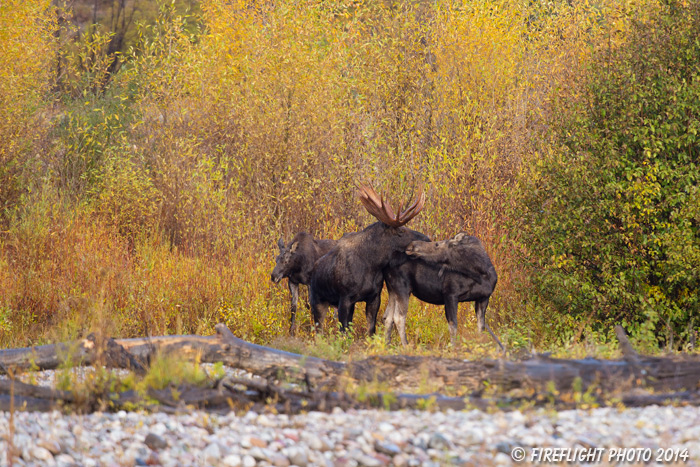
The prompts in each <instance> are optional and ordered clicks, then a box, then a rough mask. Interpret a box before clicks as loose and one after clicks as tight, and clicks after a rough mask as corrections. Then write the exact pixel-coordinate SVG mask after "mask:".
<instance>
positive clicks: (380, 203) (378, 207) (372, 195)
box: [358, 184, 425, 227]
mask: <svg viewBox="0 0 700 467" xmlns="http://www.w3.org/2000/svg"><path fill="white" fill-rule="evenodd" d="M358 194H359V196H360V201H361V202H362V205H363V206H364V207H365V209H367V212H369V213H370V214H372V215H373V216H374V217H376V218H377V220H379V221H381V222H383V223H385V224H386V225H388V226H391V227H401V226H402V225H404V224H406V223H407V222H408V221H410V220H411V219H413V218H414V217H416V216H417V215H418V213H419V212H420V211H421V209H423V206H424V205H425V193H424V192H423V189H422V188H419V189H418V196H416V199H415V201H414V202H413V204H411V205H410V206H409V207H408V208H406V209H403V206H399V214H398V215H396V214H394V210H393V209H391V206H390V205H389V203H387V202H385V201H384V196H380V195H378V194H377V192H376V191H374V188H372V185H370V184H362V185H360V186H359V187H358ZM402 204H403V203H402Z"/></svg>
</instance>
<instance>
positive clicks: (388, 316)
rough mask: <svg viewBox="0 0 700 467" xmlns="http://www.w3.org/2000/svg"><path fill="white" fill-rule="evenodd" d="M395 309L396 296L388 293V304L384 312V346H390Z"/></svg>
mask: <svg viewBox="0 0 700 467" xmlns="http://www.w3.org/2000/svg"><path fill="white" fill-rule="evenodd" d="M395 309H396V296H395V295H394V294H393V293H389V302H388V303H387V304H386V309H385V310H384V338H385V340H386V345H389V344H391V332H392V331H393V330H394V313H395Z"/></svg>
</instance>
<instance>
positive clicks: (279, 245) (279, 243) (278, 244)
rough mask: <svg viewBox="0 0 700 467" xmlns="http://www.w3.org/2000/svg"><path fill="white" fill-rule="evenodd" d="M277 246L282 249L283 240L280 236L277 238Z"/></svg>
mask: <svg viewBox="0 0 700 467" xmlns="http://www.w3.org/2000/svg"><path fill="white" fill-rule="evenodd" d="M277 246H278V247H279V248H280V251H283V250H284V240H282V237H280V239H279V240H277Z"/></svg>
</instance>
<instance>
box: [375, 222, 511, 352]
mask: <svg viewBox="0 0 700 467" xmlns="http://www.w3.org/2000/svg"><path fill="white" fill-rule="evenodd" d="M406 254H407V255H408V256H409V257H410V258H412V259H411V260H410V261H407V262H404V263H402V264H401V265H400V266H399V267H397V268H392V269H388V270H387V271H386V274H385V281H386V285H387V290H388V292H389V303H388V304H387V309H386V311H385V314H384V320H385V321H384V323H385V328H386V341H387V343H389V342H390V341H391V332H392V328H393V325H396V328H397V331H398V333H399V337H400V338H401V343H402V344H403V345H407V344H408V342H407V340H406V314H407V312H408V299H409V296H410V295H411V294H413V295H414V296H415V297H417V298H418V299H419V300H422V301H424V302H427V303H431V304H434V305H444V306H445V317H446V318H447V322H448V325H449V328H450V340H451V342H452V344H453V345H454V344H455V340H456V336H457V309H458V306H459V303H460V302H471V301H473V302H474V308H475V312H476V317H477V326H478V329H479V332H483V330H484V327H485V328H486V329H487V330H488V331H489V333H490V334H491V337H493V339H494V340H495V341H496V343H497V344H498V345H499V346H500V347H501V349H503V345H502V344H501V342H500V341H499V340H498V338H497V337H496V335H495V334H494V333H493V331H491V328H490V327H489V326H488V324H487V323H486V307H487V306H488V303H489V298H490V297H491V294H492V293H493V291H494V289H495V287H496V282H497V281H498V276H497V274H496V269H495V268H494V266H493V263H492V262H491V259H490V258H489V256H488V254H487V253H486V250H485V249H484V246H483V245H482V243H481V241H480V240H479V239H478V238H476V237H473V236H471V235H467V234H466V233H463V232H461V233H458V234H457V235H455V236H454V237H453V238H450V239H447V240H443V241H440V242H425V241H414V242H411V243H410V244H409V245H408V247H407V248H406Z"/></svg>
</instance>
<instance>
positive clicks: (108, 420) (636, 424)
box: [0, 406, 700, 467]
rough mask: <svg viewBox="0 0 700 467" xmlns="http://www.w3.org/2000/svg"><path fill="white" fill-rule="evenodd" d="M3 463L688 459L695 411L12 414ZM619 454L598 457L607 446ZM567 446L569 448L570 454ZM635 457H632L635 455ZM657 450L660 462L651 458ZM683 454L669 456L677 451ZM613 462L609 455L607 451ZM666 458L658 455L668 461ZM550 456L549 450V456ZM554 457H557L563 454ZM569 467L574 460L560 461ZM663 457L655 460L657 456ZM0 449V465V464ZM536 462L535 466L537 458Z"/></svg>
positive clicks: (695, 438)
mask: <svg viewBox="0 0 700 467" xmlns="http://www.w3.org/2000/svg"><path fill="white" fill-rule="evenodd" d="M13 425H14V431H15V434H14V438H13V443H14V446H15V448H16V450H17V452H18V457H16V458H15V459H14V462H15V465H59V466H69V465H75V466H133V465H165V466H178V465H181V466H195V465H198V466H199V465H201V466H210V465H211V466H234V467H235V466H246V467H253V466H270V465H272V466H281V467H284V466H291V465H298V466H301V467H303V466H310V465H319V466H383V465H396V466H418V465H421V466H431V465H432V466H438V465H474V466H482V465H484V466H488V465H516V463H515V462H514V461H513V459H512V455H514V453H515V452H516V450H517V448H518V447H522V448H523V451H521V452H522V453H523V454H524V456H525V461H524V462H522V463H521V464H522V465H531V464H533V463H534V464H540V463H542V462H532V461H533V460H535V461H538V460H539V461H541V460H543V455H544V453H545V451H543V450H540V451H537V449H538V448H546V447H549V448H564V449H563V450H562V449H558V450H557V449H552V450H550V451H551V452H550V454H552V453H554V455H559V459H562V457H561V456H562V453H563V454H564V455H569V456H573V455H576V454H578V455H581V453H585V454H587V455H589V456H590V455H591V454H593V453H595V451H596V450H598V451H600V453H601V455H600V456H599V459H595V456H594V457H589V458H588V459H593V460H594V462H593V464H596V465H635V464H636V465H642V464H644V462H632V461H630V460H629V459H630V453H632V454H633V455H636V456H637V457H638V458H639V459H640V460H643V457H642V456H643V455H644V454H646V453H647V452H649V453H650V454H651V462H648V463H647V464H651V465H654V464H655V463H662V464H667V465H700V410H698V408H695V407H656V406H652V407H646V408H642V409H612V408H601V409H594V410H567V411H560V412H555V411H552V410H532V411H525V412H520V411H513V412H494V413H486V412H482V411H477V410H472V411H463V412H454V411H447V412H428V411H398V412H388V411H379V410H376V411H374V410H373V411H364V410H363V411H347V412H345V411H342V410H334V411H333V412H331V413H320V412H311V413H307V414H303V415H295V416H287V415H279V414H258V413H254V412H248V413H246V414H239V415H236V414H234V413H230V414H227V415H213V414H208V413H204V412H192V413H185V414H181V415H168V414H164V413H154V414H147V413H137V412H123V411H122V412H117V413H94V414H90V415H64V414H61V413H59V412H53V413H20V412H18V413H15V414H14V422H13ZM9 426H10V419H9V413H7V412H2V413H0V438H1V439H2V440H1V441H0V453H7V450H8V443H7V439H8V437H7V433H8V429H9ZM620 448H628V451H627V453H626V454H625V455H626V456H627V460H623V461H622V462H615V461H614V460H615V459H614V458H613V461H612V462H610V461H609V459H610V455H611V453H614V452H615V451H614V450H615V449H620ZM577 450H578V451H577ZM635 452H637V453H639V455H638V454H635ZM567 453H568V454H567ZM659 453H660V454H662V455H663V456H665V459H666V460H667V461H665V462H656V460H658V459H657V456H658V455H659ZM684 453H686V454H687V460H683V459H682V458H678V457H677V459H676V460H677V461H676V462H673V456H674V455H676V456H682V457H685V456H684ZM616 455H617V456H618V460H619V454H616ZM669 456H670V457H669ZM549 458H550V459H552V457H551V456H550V457H549ZM564 459H565V458H564ZM570 459H573V460H574V462H572V463H570V464H573V465H576V464H579V463H582V462H579V461H581V460H585V459H584V458H583V457H580V458H578V461H576V459H575V458H573V457H570ZM661 460H662V461H663V460H664V458H663V457H662V458H661ZM6 463H7V457H6V456H5V455H3V458H2V459H0V464H2V465H5V464H6ZM544 463H545V464H546V463H547V462H544Z"/></svg>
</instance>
